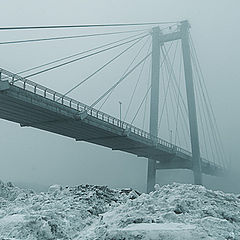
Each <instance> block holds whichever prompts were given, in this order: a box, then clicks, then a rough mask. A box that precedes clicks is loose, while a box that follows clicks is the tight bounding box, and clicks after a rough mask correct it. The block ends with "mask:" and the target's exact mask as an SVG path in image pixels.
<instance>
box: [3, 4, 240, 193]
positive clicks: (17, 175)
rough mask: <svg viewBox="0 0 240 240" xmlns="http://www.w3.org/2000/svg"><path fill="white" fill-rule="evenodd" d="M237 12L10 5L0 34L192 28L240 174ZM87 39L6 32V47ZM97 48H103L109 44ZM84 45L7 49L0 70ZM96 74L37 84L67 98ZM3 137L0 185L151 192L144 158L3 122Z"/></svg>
mask: <svg viewBox="0 0 240 240" xmlns="http://www.w3.org/2000/svg"><path fill="white" fill-rule="evenodd" d="M239 8H240V2H239V1H238V0H228V1H227V0H221V1H219V0H218V1H217V0H211V1H209V0H201V1H192V0H181V1H180V0H165V1H162V0H145V1H142V0H130V1H127V0H121V1H116V0H108V1H107V0H95V1H91V0H86V1H82V0H78V1H77V0H76V1H73V0H68V1H59V0H55V1H53V0H51V1H46V0H42V1H30V0H29V1H26V0H22V1H18V0H15V1H13V0H8V1H1V14H0V26H25V25H26V26H27V25H67V24H105V23H129V22H152V21H181V20H185V19H187V20H189V22H190V24H191V27H192V28H191V34H192V37H193V39H194V42H195V45H196V48H197V51H198V56H199V59H200V62H201V66H202V69H203V72H204V75H205V78H206V84H207V86H208V91H209V94H210V96H211V100H212V104H213V108H214V110H215V114H216V118H217V120H218V125H219V128H220V129H221V132H222V136H223V143H224V146H225V151H226V154H227V155H228V156H229V157H230V158H231V161H232V166H234V168H235V169H236V171H239V170H240V167H239V166H240V164H239V160H240V159H239V136H240V127H239V122H240V111H239V102H240V96H239V90H240V70H239V69H240V68H239V63H240V50H239V49H240V48H239V42H240V30H239V27H238V25H237V24H238V23H239V18H240V16H239ZM81 31H82V32H81ZM84 31H85V30H79V29H78V30H72V32H67V31H66V30H60V31H59V32H56V31H55V32H54V31H50V30H46V31H40V32H34V31H28V32H12V33H8V32H0V41H3V40H14V39H23V38H28V37H31V38H32V37H46V36H56V35H68V34H69V35H71V34H73V35H74V34H80V33H85V32H86V31H85V32H84ZM95 41H96V40H95ZM99 41H100V42H103V39H100V40H99ZM94 43H96V42H94ZM86 44H90V45H91V43H87V42H86V41H85V42H84V41H83V42H81V41H80V40H79V42H78V41H77V40H72V42H71V41H70V40H68V41H60V42H58V43H39V44H37V43H35V44H30V45H24V44H23V45H21V46H20V45H18V46H13V45H11V46H10V45H9V46H6V45H2V46H0V58H1V66H0V67H3V68H5V69H8V70H10V71H13V72H18V71H21V70H24V69H27V68H28V67H32V66H36V65H38V64H41V63H45V62H47V61H50V60H54V59H55V58H58V57H63V56H66V55H69V54H72V53H75V52H78V51H81V50H84V49H83V47H82V46H86ZM96 61H97V60H96ZM97 64H98V63H97V62H96V65H97ZM91 66H92V63H91V62H87V65H85V66H84V65H83V66H81V65H80V64H78V65H74V66H73V68H66V69H64V70H60V71H55V72H53V73H49V74H48V75H47V74H46V75H43V76H39V77H36V78H33V80H34V81H37V82H40V83H41V84H44V85H45V86H49V87H51V88H54V89H56V90H58V91H60V92H64V90H65V89H66V88H68V89H69V87H71V86H72V85H73V84H74V81H75V82H77V80H78V81H79V77H80V76H81V77H83V74H82V75H81V68H82V69H83V68H84V69H88V68H89V69H91ZM115 71H116V72H117V71H118V70H117V69H116V70H115ZM116 72H115V73H116ZM112 74H114V73H112ZM111 76H114V75H111ZM46 79H47V80H46ZM70 81H72V82H70ZM102 84H103V82H100V81H98V83H97V84H96V83H92V84H90V85H89V86H88V87H89V89H90V90H88V91H91V94H92V95H91V94H90V93H89V94H87V95H86V96H85V95H83V94H84V93H86V91H85V90H83V92H82V93H83V94H82V96H84V99H81V96H79V98H80V100H81V101H83V102H84V100H85V101H86V103H89V102H91V101H92V100H93V99H94V98H96V96H98V95H99V94H100V92H101V88H100V87H101V86H102ZM80 93H81V92H80ZM77 94H78V93H76V95H75V96H77ZM79 95H81V94H79ZM120 100H121V101H123V102H124V97H121V96H120V95H119V96H118V97H117V98H116V101H120ZM0 131H1V136H2V137H1V138H0V146H1V158H0V164H1V167H0V179H2V180H4V181H14V182H26V183H27V182H31V183H37V184H41V185H49V184H53V183H59V184H64V185H66V184H70V185H72V184H81V183H91V184H106V185H109V186H111V187H134V188H137V189H139V190H144V189H145V182H146V166H147V165H146V163H147V161H146V159H144V158H137V157H135V156H132V155H129V154H125V153H120V152H113V151H111V150H110V149H106V148H103V147H99V146H96V145H92V144H88V143H84V142H76V141H74V140H72V139H68V138H65V137H62V136H58V135H55V134H51V133H47V132H44V131H40V130H37V129H32V128H20V126H19V125H18V124H15V123H11V122H7V121H4V120H0ZM158 174H159V176H160V177H158V180H159V181H162V182H163V181H164V182H168V181H167V175H168V173H166V172H165V173H162V172H158ZM186 174H188V175H189V173H186V172H184V173H182V175H186ZM163 178H164V179H163ZM176 180H179V179H174V177H172V176H171V177H169V181H170V182H171V181H176ZM180 180H181V179H180ZM214 181H216V180H215V179H214ZM219 182H220V181H219ZM215 185H217V184H215ZM217 187H220V186H219V185H218V186H217ZM225 189H227V190H229V191H230V190H235V191H238V188H237V186H236V187H235V189H230V188H227V187H226V186H225Z"/></svg>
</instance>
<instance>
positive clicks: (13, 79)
mask: <svg viewBox="0 0 240 240" xmlns="http://www.w3.org/2000/svg"><path fill="white" fill-rule="evenodd" d="M0 80H7V81H9V83H10V85H13V86H17V87H19V88H22V89H24V90H26V91H29V92H32V93H34V94H37V95H39V96H42V97H44V98H46V99H49V100H52V101H54V102H55V103H59V104H62V105H64V106H66V107H69V108H71V109H74V110H77V111H79V112H83V111H87V114H88V115H90V116H92V117H95V118H97V119H100V120H102V121H104V122H107V123H109V124H112V125H114V126H116V127H119V128H122V129H123V130H126V131H130V132H131V133H134V134H136V135H138V136H140V137H143V138H146V139H148V140H152V141H153V142H154V143H155V144H160V145H161V146H163V147H166V148H168V149H170V150H171V151H172V152H174V153H177V152H178V153H182V154H185V155H187V156H189V157H191V156H192V153H191V152H189V151H187V150H185V149H183V148H180V147H178V146H176V145H174V144H172V143H169V142H167V141H165V140H163V139H161V138H159V137H156V136H153V135H151V134H150V133H148V132H146V131H144V130H142V129H140V128H137V127H135V126H133V125H131V124H128V123H126V122H124V121H121V120H120V119H118V118H115V117H113V116H111V115H108V114H106V113H104V112H101V111H98V110H97V109H94V108H91V107H90V106H88V105H86V104H83V103H81V102H79V101H77V100H74V99H72V98H70V97H68V96H65V95H63V94H61V93H58V92H56V91H54V90H52V89H49V88H46V87H44V86H42V85H40V84H38V83H35V82H33V81H31V80H28V79H26V78H24V77H21V76H19V75H17V74H14V73H11V72H9V71H7V70H5V69H2V68H0ZM202 161H204V162H206V163H209V164H213V165H214V166H216V167H220V166H218V165H217V164H215V163H213V162H210V161H208V160H206V159H203V158H202Z"/></svg>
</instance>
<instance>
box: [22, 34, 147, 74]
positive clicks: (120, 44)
mask: <svg viewBox="0 0 240 240" xmlns="http://www.w3.org/2000/svg"><path fill="white" fill-rule="evenodd" d="M148 35H149V34H146V35H144V36H142V37H138V38H134V39H131V40H129V41H126V42H124V43H119V44H117V45H115V46H111V47H108V48H106V49H103V50H99V51H97V52H94V53H90V54H88V55H85V56H82V57H79V58H76V59H73V60H71V61H68V62H64V63H61V64H58V65H56V66H53V67H50V68H47V69H44V70H42V71H39V72H36V73H33V74H30V75H28V76H25V78H29V77H33V76H36V75H38V74H42V73H45V72H48V71H50V70H53V69H56V68H59V67H63V66H65V65H68V64H71V63H74V62H77V61H80V60H82V59H84V58H88V57H91V56H94V55H97V54H99V53H102V52H105V51H108V50H111V49H113V48H116V47H119V46H122V45H124V44H127V43H130V42H133V41H135V40H138V39H140V38H141V39H142V38H144V37H146V36H148Z"/></svg>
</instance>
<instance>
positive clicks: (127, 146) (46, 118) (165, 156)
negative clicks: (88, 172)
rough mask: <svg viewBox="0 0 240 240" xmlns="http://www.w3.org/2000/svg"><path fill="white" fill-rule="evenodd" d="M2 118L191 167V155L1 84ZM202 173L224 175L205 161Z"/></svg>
mask: <svg viewBox="0 0 240 240" xmlns="http://www.w3.org/2000/svg"><path fill="white" fill-rule="evenodd" d="M1 84H2V83H1ZM0 118H2V119H6V120H9V121H12V122H16V123H19V124H20V125H21V126H29V127H34V128H38V129H41V130H46V131H48V132H52V133H56V134H60V135H63V136H66V137H70V138H73V139H75V140H77V141H86V142H90V143H94V144H97V145H101V146H104V147H108V148H111V149H113V150H119V151H123V152H128V153H131V154H134V155H136V156H138V157H146V158H151V159H154V160H156V161H157V169H192V161H191V157H190V156H188V155H186V154H184V153H180V152H177V151H173V150H172V149H169V148H168V147H166V146H163V145H161V144H158V143H154V142H153V141H152V140H151V139H147V138H145V137H142V136H139V135H138V134H135V133H133V132H131V131H130V132H129V131H126V130H124V129H123V128H122V127H121V126H115V125H113V124H110V123H107V122H104V121H102V120H100V119H99V118H96V117H93V116H91V115H89V114H87V115H86V116H85V117H84V116H82V115H81V113H80V112H79V111H77V110H75V109H72V108H70V107H67V106H64V105H63V104H61V103H58V102H56V101H52V100H50V99H47V98H44V97H42V96H39V95H37V94H34V93H32V92H29V91H26V90H24V89H21V88H19V87H16V86H13V85H8V87H6V88H4V87H3V88H2V89H1V87H0ZM202 172H203V173H205V174H209V175H216V176H217V175H221V174H222V169H221V168H218V167H217V166H216V165H214V164H211V163H210V162H207V161H202Z"/></svg>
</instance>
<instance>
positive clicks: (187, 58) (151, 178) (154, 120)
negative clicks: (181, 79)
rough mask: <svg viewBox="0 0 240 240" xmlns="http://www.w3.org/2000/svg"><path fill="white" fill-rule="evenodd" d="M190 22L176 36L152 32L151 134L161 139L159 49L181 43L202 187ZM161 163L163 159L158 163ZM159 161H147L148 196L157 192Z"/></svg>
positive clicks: (193, 144) (194, 167) (196, 171)
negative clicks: (155, 190)
mask: <svg viewBox="0 0 240 240" xmlns="http://www.w3.org/2000/svg"><path fill="white" fill-rule="evenodd" d="M189 28H190V24H189V23H188V21H182V22H181V24H180V26H179V30H178V31H177V32H173V33H168V34H161V32H160V29H159V27H154V28H152V75H151V103H150V129H149V131H150V134H151V136H153V137H157V135H158V106H159V80H160V79H159V73H160V45H161V44H164V43H165V42H170V41H176V40H181V45H182V55H183V65H184V75H185V85H186V93H187V106H188V120H189V128H190V138H191V150H192V170H193V176H194V184H202V170H201V156H200V146H199V135H198V123H197V112H196V103H195V93H194V84H193V70H192V62H191V52H190V45H189ZM159 160H160V161H161V159H159ZM156 170H157V164H156V160H153V159H150V158H149V159H148V171H147V192H151V191H152V190H153V189H154V185H155V182H156Z"/></svg>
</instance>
